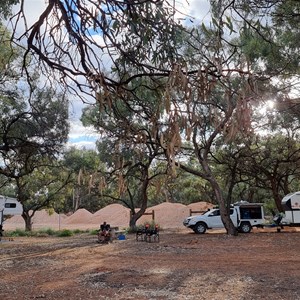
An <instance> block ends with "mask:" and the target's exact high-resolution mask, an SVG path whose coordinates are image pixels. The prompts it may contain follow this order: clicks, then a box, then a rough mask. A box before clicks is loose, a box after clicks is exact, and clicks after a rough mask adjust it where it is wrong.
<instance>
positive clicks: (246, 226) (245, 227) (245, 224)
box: [239, 222, 252, 233]
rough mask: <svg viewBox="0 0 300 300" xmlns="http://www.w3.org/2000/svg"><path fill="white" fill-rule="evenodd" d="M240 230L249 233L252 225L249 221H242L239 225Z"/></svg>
mask: <svg viewBox="0 0 300 300" xmlns="http://www.w3.org/2000/svg"><path fill="white" fill-rule="evenodd" d="M239 230H240V232H242V233H249V232H250V231H251V230H252V226H251V224H250V223H249V222H242V224H241V225H240V227H239Z"/></svg>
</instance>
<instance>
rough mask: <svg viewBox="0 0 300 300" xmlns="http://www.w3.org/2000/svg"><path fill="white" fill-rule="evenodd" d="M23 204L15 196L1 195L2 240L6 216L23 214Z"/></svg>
mask: <svg viewBox="0 0 300 300" xmlns="http://www.w3.org/2000/svg"><path fill="white" fill-rule="evenodd" d="M22 213H23V206H22V204H21V203H20V202H19V201H18V200H17V199H15V198H10V197H6V196H2V195H0V240H1V236H2V231H3V221H4V216H14V215H22Z"/></svg>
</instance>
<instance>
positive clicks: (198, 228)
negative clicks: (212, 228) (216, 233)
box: [194, 222, 207, 234]
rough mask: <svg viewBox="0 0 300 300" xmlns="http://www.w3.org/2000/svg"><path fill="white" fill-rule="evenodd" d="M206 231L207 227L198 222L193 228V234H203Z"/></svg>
mask: <svg viewBox="0 0 300 300" xmlns="http://www.w3.org/2000/svg"><path fill="white" fill-rule="evenodd" d="M206 229H207V226H206V224H205V223H203V222H199V223H197V224H196V225H195V226H194V231H195V233H198V234H200V233H201V234H202V233H205V231H206Z"/></svg>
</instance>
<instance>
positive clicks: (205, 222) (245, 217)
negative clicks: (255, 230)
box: [183, 201, 265, 233]
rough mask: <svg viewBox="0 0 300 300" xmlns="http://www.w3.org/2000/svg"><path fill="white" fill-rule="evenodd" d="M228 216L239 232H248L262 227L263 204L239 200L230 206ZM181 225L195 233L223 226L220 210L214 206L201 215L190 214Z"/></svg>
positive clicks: (263, 221)
mask: <svg viewBox="0 0 300 300" xmlns="http://www.w3.org/2000/svg"><path fill="white" fill-rule="evenodd" d="M230 218H231V220H232V222H233V224H234V226H235V227H236V228H238V230H239V231H240V232H244V233H248V232H250V231H251V229H252V227H254V226H256V227H263V224H264V223H265V219H264V210H263V206H262V204H260V203H249V202H247V201H240V202H237V203H235V204H234V206H233V207H231V208H230ZM183 225H184V226H186V227H188V228H191V229H192V230H194V232H195V233H205V232H206V229H213V228H224V224H223V222H222V220H221V215H220V210H219V209H218V208H214V209H211V210H208V211H207V212H205V213H204V214H203V215H197V216H191V217H188V218H186V219H185V220H184V221H183Z"/></svg>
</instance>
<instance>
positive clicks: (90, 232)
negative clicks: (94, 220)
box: [89, 229, 99, 235]
mask: <svg viewBox="0 0 300 300" xmlns="http://www.w3.org/2000/svg"><path fill="white" fill-rule="evenodd" d="M98 232H99V229H93V230H90V231H89V234H90V235H97V234H98Z"/></svg>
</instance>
